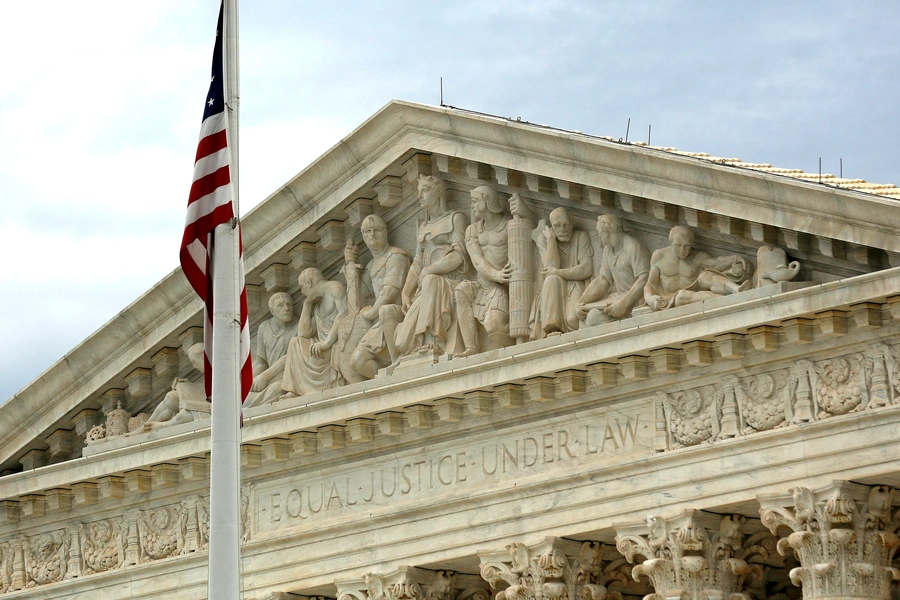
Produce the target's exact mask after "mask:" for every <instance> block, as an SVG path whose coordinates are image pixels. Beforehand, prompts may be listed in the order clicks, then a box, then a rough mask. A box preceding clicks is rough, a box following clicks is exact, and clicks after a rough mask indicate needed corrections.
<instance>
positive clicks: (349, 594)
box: [335, 566, 490, 600]
mask: <svg viewBox="0 0 900 600" xmlns="http://www.w3.org/2000/svg"><path fill="white" fill-rule="evenodd" d="M335 585H336V586H337V590H338V594H337V600H490V592H489V591H488V590H487V588H486V586H485V585H484V582H482V581H481V579H480V578H479V577H478V576H476V575H466V574H463V573H456V572H455V571H429V570H427V569H419V568H417V567H406V566H403V567H399V568H398V569H397V570H396V571H393V572H391V573H388V574H386V575H381V574H378V573H367V574H366V575H364V576H363V578H362V579H356V580H347V581H336V582H335Z"/></svg>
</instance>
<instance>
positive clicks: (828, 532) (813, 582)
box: [760, 482, 900, 600]
mask: <svg viewBox="0 0 900 600" xmlns="http://www.w3.org/2000/svg"><path fill="white" fill-rule="evenodd" d="M790 492H791V494H790V496H780V497H774V496H772V497H764V498H760V503H761V504H762V505H763V508H761V509H760V514H761V515H762V522H763V524H764V525H765V526H766V527H768V528H769V529H770V530H771V531H772V532H773V533H777V534H778V535H782V536H786V537H782V538H781V539H780V540H779V541H778V552H780V553H781V554H786V553H787V552H788V550H789V549H790V550H792V551H793V553H794V554H795V555H796V556H797V559H798V560H799V561H800V565H801V566H799V567H797V568H794V569H791V571H790V578H791V581H793V582H794V584H795V585H802V587H803V597H804V599H805V600H810V599H813V598H832V597H853V598H873V599H875V598H877V599H880V600H887V599H888V598H890V597H891V582H892V581H898V580H900V569H897V568H896V567H895V566H893V564H894V563H895V558H896V552H897V550H898V548H900V538H898V537H897V530H898V528H900V518H898V514H895V513H894V508H893V499H894V490H893V489H892V488H890V487H888V486H874V487H867V486H862V485H858V484H853V483H848V482H834V483H833V484H832V485H830V486H828V487H826V488H824V489H821V490H817V491H813V490H810V489H809V488H806V487H795V488H792V489H791V490H790Z"/></svg>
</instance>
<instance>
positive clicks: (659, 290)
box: [644, 225, 752, 310]
mask: <svg viewBox="0 0 900 600" xmlns="http://www.w3.org/2000/svg"><path fill="white" fill-rule="evenodd" d="M669 242H670V243H671V244H670V245H669V246H666V247H665V248H660V249H659V250H656V251H654V252H653V255H652V256H651V257H650V276H649V278H648V279H647V284H646V285H645V286H644V298H645V299H646V301H647V304H648V305H649V306H650V308H652V309H653V310H663V309H666V308H671V307H674V306H683V305H685V304H691V303H693V302H702V301H704V300H709V299H711V298H718V297H719V296H725V295H726V294H736V293H737V292H743V291H744V290H749V289H750V288H751V287H752V282H751V281H749V280H748V279H747V277H749V275H750V265H749V263H748V262H747V259H745V258H744V257H742V256H737V255H731V256H721V257H719V258H714V257H712V256H710V255H709V254H707V253H706V252H699V251H696V250H694V249H693V247H692V244H693V243H694V232H692V231H691V230H690V229H688V228H687V227H685V226H683V225H676V226H675V227H673V228H672V229H671V231H669Z"/></svg>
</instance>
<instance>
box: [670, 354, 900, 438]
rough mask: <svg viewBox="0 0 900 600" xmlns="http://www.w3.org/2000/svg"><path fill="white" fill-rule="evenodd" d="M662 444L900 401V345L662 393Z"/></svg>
mask: <svg viewBox="0 0 900 600" xmlns="http://www.w3.org/2000/svg"><path fill="white" fill-rule="evenodd" d="M655 400H656V407H657V410H656V412H657V415H658V417H657V418H658V420H659V421H660V423H661V424H662V425H663V426H664V427H663V428H661V429H659V430H658V432H659V436H660V437H659V439H658V440H657V449H658V450H666V449H672V448H680V447H683V446H693V445H695V444H699V443H702V442H707V441H715V440H721V439H727V438H733V437H736V436H741V435H748V434H752V433H755V432H758V431H767V430H770V429H776V428H779V427H786V426H788V425H792V424H796V423H802V422H806V421H812V420H819V419H826V418H829V417H834V416H839V415H844V414H847V413H851V412H860V411H864V410H869V409H875V408H881V407H883V406H888V405H895V404H900V350H898V348H897V347H896V346H889V345H887V344H881V343H879V344H876V345H874V346H872V347H871V348H869V349H868V350H866V351H864V352H856V353H853V354H847V355H843V356H838V357H835V358H829V359H824V360H819V361H810V360H807V359H801V360H798V361H797V362H796V363H794V364H793V365H792V366H790V367H788V368H781V369H776V370H774V371H769V372H765V373H761V374H758V375H749V376H744V377H737V376H734V375H727V376H726V377H725V378H724V379H723V380H722V381H721V382H719V383H714V384H710V385H705V386H701V387H697V388H691V389H687V390H678V391H672V392H657V394H656V396H655Z"/></svg>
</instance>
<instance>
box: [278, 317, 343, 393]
mask: <svg viewBox="0 0 900 600" xmlns="http://www.w3.org/2000/svg"><path fill="white" fill-rule="evenodd" d="M338 312H339V311H337V310H335V311H332V312H331V313H329V314H327V315H324V316H323V315H322V309H321V306H320V305H318V304H317V305H316V306H314V307H313V323H314V324H315V327H316V333H315V336H314V337H311V338H309V337H302V336H297V337H294V338H292V339H291V343H290V345H289V346H288V351H287V360H286V362H285V365H284V378H283V379H282V381H281V387H282V389H283V390H284V391H285V392H293V393H295V394H297V395H298V396H303V395H305V394H311V393H312V392H318V391H321V390H327V389H331V388H333V387H337V386H339V385H344V383H345V382H344V378H343V377H342V376H341V372H340V368H339V365H338V364H337V353H336V352H335V353H332V349H328V350H324V351H323V352H322V353H321V356H319V357H316V356H313V354H312V345H313V344H315V343H317V342H324V341H325V340H327V339H328V334H329V332H331V328H332V326H333V325H334V320H335V318H337V317H338V316H339V315H338Z"/></svg>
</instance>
